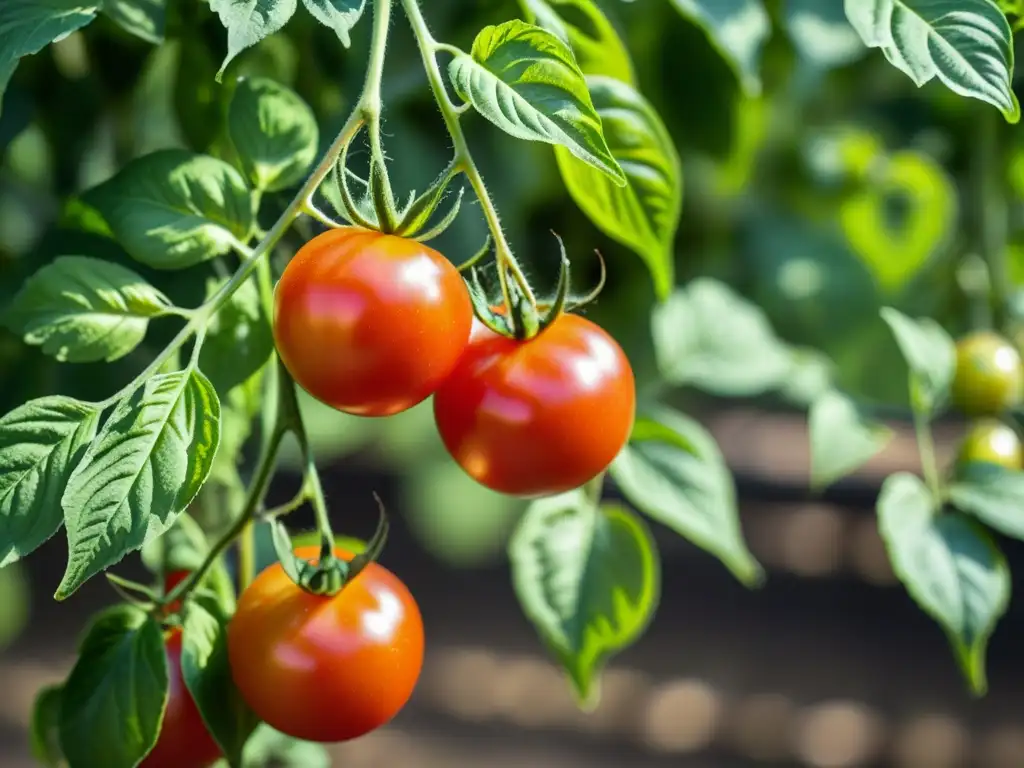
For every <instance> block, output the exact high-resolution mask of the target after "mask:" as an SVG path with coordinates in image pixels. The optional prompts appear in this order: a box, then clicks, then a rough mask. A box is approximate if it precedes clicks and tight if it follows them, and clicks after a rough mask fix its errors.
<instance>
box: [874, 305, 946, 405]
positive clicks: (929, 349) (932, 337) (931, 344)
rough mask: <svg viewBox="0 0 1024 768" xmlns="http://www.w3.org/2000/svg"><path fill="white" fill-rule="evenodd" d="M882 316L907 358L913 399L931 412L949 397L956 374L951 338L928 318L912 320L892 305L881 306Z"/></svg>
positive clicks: (905, 358) (904, 356) (904, 357)
mask: <svg viewBox="0 0 1024 768" xmlns="http://www.w3.org/2000/svg"><path fill="white" fill-rule="evenodd" d="M881 315H882V319H883V320H884V321H885V322H886V323H887V324H888V325H889V327H890V328H891V329H892V333H893V336H895V338H896V344H897V345H898V346H899V348H900V352H901V353H902V354H903V359H904V360H906V361H907V367H908V368H909V369H910V376H911V390H912V396H913V398H914V400H915V402H916V403H917V404H918V405H919V406H920V407H921V408H923V409H924V410H928V411H934V410H935V409H936V408H938V407H939V406H940V405H941V404H942V403H943V402H944V401H945V400H946V398H947V397H948V396H949V388H950V386H951V385H952V383H953V376H954V374H955V373H956V347H955V345H954V343H953V339H952V338H950V336H949V334H948V333H946V331H945V330H944V329H943V328H942V326H941V325H939V324H938V323H937V322H935V321H934V320H932V319H931V318H930V317H922V318H919V319H917V320H915V319H913V318H910V317H907V316H906V315H904V314H903V313H902V312H899V311H898V310H895V309H893V308H892V307H883V308H882V311H881Z"/></svg>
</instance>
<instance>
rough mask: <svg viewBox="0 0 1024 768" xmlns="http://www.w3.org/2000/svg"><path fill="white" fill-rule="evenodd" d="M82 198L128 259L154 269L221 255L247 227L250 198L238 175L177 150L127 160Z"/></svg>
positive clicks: (213, 161)
mask: <svg viewBox="0 0 1024 768" xmlns="http://www.w3.org/2000/svg"><path fill="white" fill-rule="evenodd" d="M85 198H86V200H87V202H89V203H90V204H92V205H94V206H95V207H96V209H97V210H99V212H100V213H101V214H102V216H103V218H104V219H106V221H107V223H108V224H109V225H110V229H111V230H112V231H113V233H114V236H115V237H116V238H117V240H118V241H119V242H120V243H121V245H123V246H124V249H125V250H126V251H128V253H129V254H130V255H131V256H132V258H134V259H135V260H137V261H139V262H141V263H143V264H145V265H147V266H150V267H153V268H155V269H183V268H184V267H190V266H192V265H194V264H198V263H200V262H203V261H206V260H208V259H212V258H214V257H215V256H220V255H221V254H224V253H228V252H230V251H231V250H232V248H234V246H235V244H236V243H237V242H239V241H241V242H245V241H246V240H247V239H248V238H249V233H250V231H251V229H252V226H253V210H252V199H251V195H250V192H249V190H248V188H247V187H246V185H245V180H244V179H243V178H242V177H241V175H240V174H239V173H238V171H236V170H235V169H234V168H232V167H231V166H230V165H228V164H227V163H225V162H224V161H223V160H217V159H216V158H213V157H207V156H205V155H196V154H193V153H191V152H188V151H186V150H182V149H162V150H159V151H157V152H153V153H152V154H149V155H144V156H143V157H140V158H137V159H135V160H133V161H131V162H130V163H128V165H126V166H124V167H123V168H122V169H121V170H120V171H119V172H118V173H117V175H116V176H114V177H113V178H111V179H110V180H108V181H106V182H104V183H103V184H101V185H99V186H98V187H95V188H94V189H92V190H90V191H89V192H87V193H86V194H85Z"/></svg>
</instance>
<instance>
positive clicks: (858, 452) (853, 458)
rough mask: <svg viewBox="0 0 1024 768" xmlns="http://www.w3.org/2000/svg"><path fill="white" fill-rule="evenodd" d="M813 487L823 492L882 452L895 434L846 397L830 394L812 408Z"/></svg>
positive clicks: (809, 418) (809, 427)
mask: <svg viewBox="0 0 1024 768" xmlns="http://www.w3.org/2000/svg"><path fill="white" fill-rule="evenodd" d="M808 431H809V432H810V440H811V485H812V486H814V487H815V488H818V489H821V488H824V487H825V486H828V485H831V484H832V483H834V482H835V481H836V480H839V479H840V478H842V477H845V476H846V475H848V474H849V473H850V472H853V471H854V470H856V469H857V468H859V467H860V466H861V465H863V464H864V463H865V462H866V461H868V460H869V459H870V458H872V457H873V456H875V455H876V454H877V453H878V452H879V451H881V450H882V449H883V448H885V446H886V445H887V444H888V443H889V441H890V440H891V439H892V435H893V432H892V430H891V429H889V428H888V427H887V426H885V425H884V424H881V423H880V422H877V421H875V420H874V419H871V418H869V417H868V416H867V415H866V414H864V413H863V412H862V411H861V410H860V409H859V408H858V407H857V405H856V404H855V403H854V402H853V401H852V400H850V399H849V398H848V397H846V396H845V395H843V394H841V393H840V392H836V391H835V390H828V391H826V392H825V393H824V394H822V395H821V396H820V397H818V398H817V399H816V400H815V401H814V402H813V404H812V405H811V410H810V414H809V415H808Z"/></svg>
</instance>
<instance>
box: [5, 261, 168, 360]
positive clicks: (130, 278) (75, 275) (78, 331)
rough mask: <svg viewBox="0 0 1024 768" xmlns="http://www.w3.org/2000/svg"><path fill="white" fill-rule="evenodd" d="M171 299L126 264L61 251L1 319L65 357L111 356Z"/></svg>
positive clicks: (122, 351)
mask: <svg viewBox="0 0 1024 768" xmlns="http://www.w3.org/2000/svg"><path fill="white" fill-rule="evenodd" d="M170 307H171V303H170V300H169V299H168V298H167V297H166V296H164V295H163V294H162V293H161V292H160V291H158V290H157V289H156V288H154V287H153V286H151V285H149V284H148V283H147V282H146V281H145V280H143V279H142V278H141V277H139V276H138V275H137V274H135V273H134V272H132V271H131V270H130V269H127V268H125V267H122V266H120V265H119V264H112V263H110V262H106V261H100V260H99V259H90V258H87V257H85V256H60V257H58V258H57V259H56V260H55V261H54V262H52V263H51V264H48V265H46V266H45V267H43V268H42V269H40V270H39V271H38V272H36V273H35V274H34V275H33V276H32V277H30V278H29V279H28V280H27V281H26V282H25V284H24V286H23V287H22V289H21V291H20V292H19V293H18V295H17V297H15V300H14V302H13V304H12V305H11V307H10V309H9V311H8V312H7V313H6V315H5V317H4V319H5V321H6V324H7V326H8V327H9V328H10V329H11V330H12V331H14V332H15V333H17V334H18V335H19V336H21V337H22V338H24V339H25V341H26V342H28V343H29V344H34V345H38V346H41V347H42V349H43V352H45V353H46V354H48V355H51V356H53V357H55V358H57V359H58V360H61V361H64V362H70V363H92V362H99V361H107V362H110V361H112V360H117V359H118V358H121V357H124V356H125V355H127V354H128V353H129V352H131V351H132V350H133V349H135V347H136V346H138V344H139V343H140V342H141V341H142V339H143V338H144V337H145V335H146V329H147V328H148V326H149V320H150V319H151V318H154V317H159V316H160V315H163V314H165V313H166V312H167V310H168V309H170Z"/></svg>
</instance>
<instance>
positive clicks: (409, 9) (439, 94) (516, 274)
mask: <svg viewBox="0 0 1024 768" xmlns="http://www.w3.org/2000/svg"><path fill="white" fill-rule="evenodd" d="M402 7H403V8H404V9H405V15H406V16H407V17H408V18H409V24H410V25H411V26H412V31H413V34H415V36H416V44H417V45H418V46H419V49H420V55H421V56H422V58H423V67H424V69H426V72H427V79H428V80H429V81H430V88H431V90H432V91H433V92H434V100H435V101H436V102H437V106H438V109H440V110H441V116H442V117H443V118H444V124H445V127H446V128H447V129H448V133H449V134H450V135H451V138H452V145H453V146H454V148H455V160H456V167H457V168H458V169H459V170H461V171H462V172H463V173H465V174H466V178H467V179H468V180H469V184H470V186H471V187H473V192H474V193H475V194H476V196H477V199H478V200H479V201H480V209H481V210H482V211H483V214H484V218H485V219H486V220H487V226H488V228H489V229H490V231H491V236H492V237H493V238H494V245H495V249H494V251H495V260H496V261H497V264H498V280H499V282H500V283H501V293H502V297H503V298H504V300H505V305H506V306H511V303H510V301H511V294H510V292H509V288H508V277H507V275H508V274H510V275H511V276H512V279H513V280H515V281H516V285H517V286H518V287H519V290H520V291H521V292H522V294H523V296H524V297H525V298H526V300H527V301H528V302H529V303H530V304H531V305H532V306H533V307H536V306H537V299H536V297H535V296H534V294H533V290H532V289H531V288H530V284H529V282H528V281H527V279H526V275H525V274H523V270H522V267H520V266H519V262H518V261H516V258H515V256H513V255H512V249H511V248H510V247H509V244H508V240H507V239H506V238H505V233H504V231H503V230H502V228H501V221H500V219H499V218H498V211H497V209H496V208H495V207H494V203H493V202H492V201H491V197H490V194H489V193H488V192H487V187H486V185H485V184H484V180H483V177H482V176H481V175H480V170H479V169H478V168H477V167H476V162H475V161H474V160H473V155H472V153H471V152H470V150H469V144H468V143H467V142H466V135H465V133H463V131H462V125H461V123H460V122H459V117H460V114H461V111H462V110H460V109H459V107H457V106H456V105H455V104H453V103H452V100H451V97H450V96H449V95H448V91H447V89H446V88H445V84H444V76H443V75H442V74H441V69H440V67H438V65H437V54H438V53H439V52H442V51H447V52H449V53H451V52H452V51H453V50H457V49H453V48H452V47H451V46H449V45H446V44H444V43H439V42H437V40H435V39H434V37H433V35H431V34H430V29H429V28H428V27H427V22H426V20H425V19H424V18H423V13H422V12H421V11H420V6H419V2H418V1H417V0H402ZM506 273H507V274H506Z"/></svg>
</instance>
